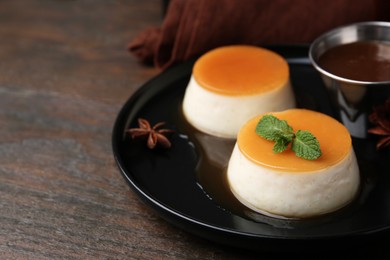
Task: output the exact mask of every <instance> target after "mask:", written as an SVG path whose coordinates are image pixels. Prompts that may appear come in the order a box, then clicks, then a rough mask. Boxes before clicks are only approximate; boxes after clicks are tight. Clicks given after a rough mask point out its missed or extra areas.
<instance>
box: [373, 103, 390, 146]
mask: <svg viewBox="0 0 390 260" xmlns="http://www.w3.org/2000/svg"><path fill="white" fill-rule="evenodd" d="M369 120H370V121H371V122H372V123H373V124H375V125H376V126H375V127H373V128H370V129H368V132H369V133H371V134H375V135H379V136H381V138H380V139H379V141H378V143H377V145H376V148H377V149H378V150H379V149H382V148H384V147H386V146H389V145H390V98H388V99H387V100H386V101H385V102H384V103H383V104H382V105H378V106H375V107H374V108H373V112H372V113H371V114H370V116H369Z"/></svg>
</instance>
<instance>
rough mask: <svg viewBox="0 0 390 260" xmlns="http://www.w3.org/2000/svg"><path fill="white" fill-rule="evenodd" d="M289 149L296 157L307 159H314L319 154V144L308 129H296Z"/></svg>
mask: <svg viewBox="0 0 390 260" xmlns="http://www.w3.org/2000/svg"><path fill="white" fill-rule="evenodd" d="M291 149H292V150H293V151H294V152H295V154H296V155H297V156H298V157H301V158H303V159H307V160H315V159H317V158H318V157H320V156H321V149H320V144H319V142H318V140H317V138H315V136H314V135H312V134H311V133H310V132H309V131H303V130H298V131H297V133H296V134H295V139H294V140H293V142H292V144H291Z"/></svg>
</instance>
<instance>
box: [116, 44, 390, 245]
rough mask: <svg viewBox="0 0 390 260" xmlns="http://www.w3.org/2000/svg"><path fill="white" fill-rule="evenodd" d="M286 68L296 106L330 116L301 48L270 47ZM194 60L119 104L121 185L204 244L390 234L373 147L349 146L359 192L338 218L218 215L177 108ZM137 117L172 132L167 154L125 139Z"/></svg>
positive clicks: (383, 167) (389, 202) (383, 174)
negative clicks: (356, 165) (357, 171)
mask: <svg viewBox="0 0 390 260" xmlns="http://www.w3.org/2000/svg"><path fill="white" fill-rule="evenodd" d="M272 49H273V50H274V51H276V52H279V53H280V54H281V55H283V56H284V57H286V59H287V60H288V62H289V64H290V74H291V81H292V85H293V88H294V92H295V95H296V97H297V101H298V106H299V107H305V108H309V109H313V110H317V111H321V112H324V113H326V114H329V115H333V112H332V109H331V107H330V105H329V102H328V98H327V93H326V91H325V89H324V86H323V84H322V82H321V79H320V78H319V76H318V74H317V72H316V71H315V70H314V69H313V67H312V66H311V65H310V64H309V62H308V59H307V51H308V48H307V47H306V46H287V47H286V46H285V47H283V46H281V47H273V48H272ZM192 66H193V61H190V62H187V63H184V64H181V65H178V66H176V67H174V68H172V69H169V70H167V71H165V72H163V73H161V74H160V75H158V76H157V77H155V78H153V79H152V80H150V81H149V82H147V83H146V84H145V85H143V86H142V87H141V88H140V89H139V90H138V91H137V92H136V93H135V94H134V95H133V96H131V97H130V99H129V100H128V101H127V102H126V104H125V105H124V107H123V108H122V110H121V112H120V113H119V115H118V118H117V121H116V123H115V126H114V130H113V137H112V142H113V152H114V156H115V159H116V161H117V164H118V165H119V168H120V171H121V173H122V174H123V176H124V178H125V179H126V181H127V182H128V184H129V185H130V187H131V188H132V189H133V190H134V191H135V192H136V193H137V195H138V196H139V197H140V198H141V199H142V200H143V201H144V202H145V203H146V204H147V205H149V206H151V207H153V208H154V209H155V210H157V212H158V213H159V214H160V215H161V216H162V217H163V218H165V219H166V220H168V221H169V222H171V223H173V224H174V225H176V226H178V227H180V228H183V229H184V230H187V231H188V232H191V233H193V234H196V235H199V236H202V237H204V238H207V239H210V240H213V241H216V242H219V243H223V244H227V245H231V246H236V247H242V248H249V249H260V250H272V249H278V250H300V249H301V248H306V249H308V248H309V247H310V248H311V249H316V250H318V249H321V248H323V245H324V244H323V243H324V242H326V243H327V246H326V249H327V250H329V249H332V248H334V249H336V248H337V247H338V245H343V247H345V243H343V242H344V241H345V240H346V239H348V240H347V241H348V244H349V245H352V246H356V244H357V243H360V242H362V243H367V242H368V241H375V239H376V238H378V235H382V236H383V235H384V234H385V235H386V236H388V230H389V228H390V176H389V175H390V168H389V166H388V165H387V164H386V162H387V161H386V158H387V160H388V159H389V158H390V156H389V153H388V152H379V153H378V152H377V151H375V148H374V141H375V140H374V139H373V140H354V149H355V152H356V154H357V157H358V161H359V167H360V170H361V178H362V189H361V192H360V195H359V197H358V198H357V199H356V201H355V202H354V203H353V206H352V207H350V208H349V209H348V210H344V211H342V212H341V213H340V212H338V213H335V214H330V215H327V216H324V217H323V218H321V217H320V218H317V219H310V220H280V219H274V218H271V217H265V216H264V217H263V218H260V220H257V221H254V220H251V219H250V218H246V217H245V216H241V215H239V214H234V213H231V211H229V210H226V209H224V208H223V207H221V206H220V205H219V204H218V203H217V202H215V201H214V200H213V199H212V198H210V196H208V195H207V194H206V193H205V192H204V191H203V190H202V188H201V187H200V185H199V184H198V182H197V178H196V175H195V171H196V167H197V164H198V161H199V154H198V148H199V147H196V145H194V143H193V142H192V140H190V139H189V137H188V136H189V135H188V133H186V132H185V131H186V129H185V128H181V127H180V125H181V122H180V121H181V120H182V119H181V116H180V105H181V101H182V98H183V94H184V90H185V88H186V85H187V82H188V80H189V77H190V75H191V70H192ZM139 117H142V118H146V119H148V120H149V121H150V122H151V123H152V124H154V123H156V122H159V121H166V122H167V127H169V128H172V129H175V130H176V132H175V133H174V134H173V136H172V137H171V140H172V144H173V146H172V148H171V149H168V150H163V149H156V150H149V149H147V148H146V147H145V145H144V144H143V143H140V142H136V141H133V140H131V139H130V138H129V136H128V135H127V134H126V133H125V131H126V129H128V128H129V127H136V126H137V119H138V118H139Z"/></svg>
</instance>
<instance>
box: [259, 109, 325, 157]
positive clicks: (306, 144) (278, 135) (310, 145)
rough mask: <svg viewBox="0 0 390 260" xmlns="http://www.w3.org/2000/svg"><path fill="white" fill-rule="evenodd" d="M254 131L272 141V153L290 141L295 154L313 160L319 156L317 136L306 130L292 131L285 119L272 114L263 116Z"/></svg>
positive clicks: (281, 148) (286, 145) (283, 147)
mask: <svg viewBox="0 0 390 260" xmlns="http://www.w3.org/2000/svg"><path fill="white" fill-rule="evenodd" d="M256 133H257V134H258V135H260V136H261V137H263V138H265V139H267V140H269V141H274V142H275V145H274V147H273V152H274V153H281V152H283V151H285V150H286V149H287V148H288V145H289V144H290V143H291V150H292V151H293V152H294V153H295V155H296V156H298V157H300V158H303V159H306V160H315V159H317V158H319V157H320V156H321V154H322V153H321V148H320V143H319V142H318V140H317V138H316V137H315V136H314V135H313V134H311V133H310V132H309V131H306V130H298V131H297V132H296V133H294V131H293V129H292V127H291V126H289V125H288V123H287V121H286V120H280V119H278V118H276V117H275V116H273V115H265V116H263V117H262V118H261V119H260V121H259V123H258V124H257V126H256Z"/></svg>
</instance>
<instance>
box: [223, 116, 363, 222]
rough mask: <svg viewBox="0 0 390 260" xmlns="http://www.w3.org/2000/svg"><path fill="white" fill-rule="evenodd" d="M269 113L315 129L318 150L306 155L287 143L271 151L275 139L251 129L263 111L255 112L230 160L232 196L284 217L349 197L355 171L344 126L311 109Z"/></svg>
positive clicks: (338, 204)
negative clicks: (316, 154) (317, 153)
mask: <svg viewBox="0 0 390 260" xmlns="http://www.w3.org/2000/svg"><path fill="white" fill-rule="evenodd" d="M270 114H272V116H274V117H276V118H278V119H279V120H285V121H286V122H287V124H288V125H290V126H291V127H292V129H293V130H294V131H297V130H306V131H309V132H310V133H311V134H312V135H314V136H315V138H316V139H317V141H318V143H319V145H320V148H321V155H320V156H319V157H318V158H317V159H315V160H306V159H303V158H300V157H298V156H297V155H296V154H295V153H294V152H293V151H292V150H291V149H289V148H291V147H289V148H288V149H286V150H284V151H282V152H280V153H275V152H274V151H273V147H274V145H275V142H273V141H269V140H267V139H265V138H263V137H262V136H260V135H258V134H257V133H256V127H257V125H258V123H259V121H260V120H261V119H262V118H263V117H264V116H265V115H260V116H256V117H254V118H253V119H251V120H249V121H248V122H247V123H246V124H245V125H244V126H243V127H242V128H241V129H240V131H239V133H238V136H237V141H236V144H235V147H234V149H233V152H232V155H231V158H230V160H229V165H228V169H227V179H228V183H229V186H230V189H231V191H232V193H233V194H234V196H235V197H236V198H237V199H238V200H239V201H240V202H241V203H242V204H244V205H245V206H247V207H248V208H250V209H252V210H254V211H257V212H260V213H263V214H267V215H272V216H278V217H286V218H307V217H313V216H318V215H322V214H326V213H330V212H333V211H336V210H337V209H340V208H342V207H344V206H346V205H347V204H348V203H349V202H351V201H352V200H353V199H354V198H355V196H356V194H357V192H358V189H359V184H360V176H359V168H358V165H357V160H356V157H355V153H354V150H353V147H352V141H351V137H350V134H349V132H348V130H347V129H346V128H345V127H344V126H343V125H342V124H341V123H339V122H338V121H337V120H335V119H333V118H331V117H329V116H327V115H325V114H322V113H319V112H314V111H310V110H305V109H290V110H286V111H282V112H277V113H270ZM290 145H291V144H290ZM290 145H289V146H290Z"/></svg>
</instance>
